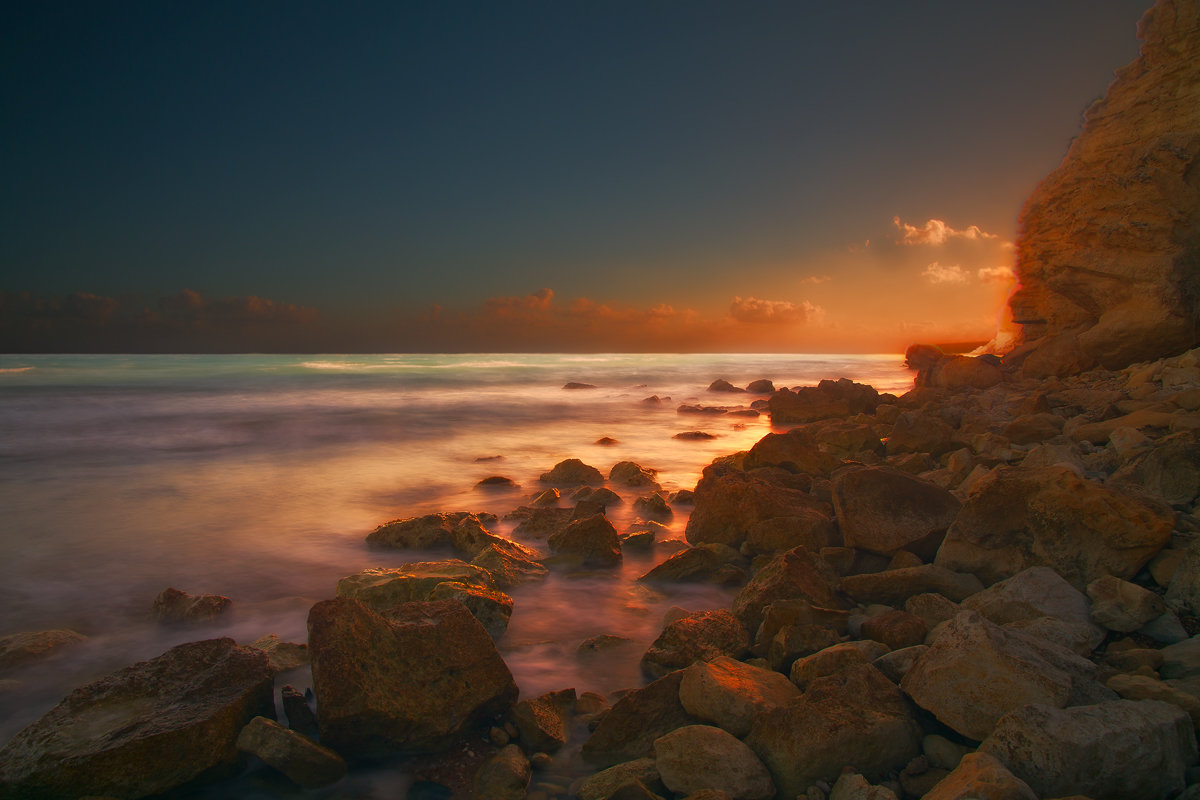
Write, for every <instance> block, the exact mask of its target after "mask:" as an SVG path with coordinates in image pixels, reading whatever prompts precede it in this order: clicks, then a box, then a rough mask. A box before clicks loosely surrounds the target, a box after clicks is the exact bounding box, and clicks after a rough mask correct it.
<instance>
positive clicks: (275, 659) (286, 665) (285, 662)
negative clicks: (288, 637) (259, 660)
mask: <svg viewBox="0 0 1200 800" xmlns="http://www.w3.org/2000/svg"><path fill="white" fill-rule="evenodd" d="M250 647H253V648H254V649H255V650H262V651H263V652H264V653H266V654H267V659H268V660H269V661H270V663H271V671H272V672H287V671H288V670H292V669H299V668H300V667H303V666H304V665H305V664H307V663H308V645H307V644H296V643H295V642H285V641H283V640H282V639H280V638H279V637H278V636H276V635H275V634H273V633H268V634H267V635H266V636H263V637H261V638H259V639H256V640H254V641H253V642H251V643H250Z"/></svg>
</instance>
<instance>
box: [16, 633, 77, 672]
mask: <svg viewBox="0 0 1200 800" xmlns="http://www.w3.org/2000/svg"><path fill="white" fill-rule="evenodd" d="M85 641H87V637H86V636H84V635H83V634H80V633H76V632H75V631H72V630H65V629H63V630H53V631H26V632H24V633H13V634H9V635H8V636H0V675H3V674H5V673H8V672H12V671H14V670H17V669H20V668H22V667H26V666H29V665H32V664H36V663H37V662H39V661H41V660H42V659H45V658H50V657H51V656H53V655H55V654H57V653H59V652H60V651H62V650H64V649H69V648H71V647H73V646H74V645H77V644H80V643H82V642H85Z"/></svg>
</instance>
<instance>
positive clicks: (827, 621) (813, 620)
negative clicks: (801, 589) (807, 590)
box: [753, 598, 850, 656]
mask: <svg viewBox="0 0 1200 800" xmlns="http://www.w3.org/2000/svg"><path fill="white" fill-rule="evenodd" d="M849 616H850V615H849V614H848V613H847V612H845V611H842V610H841V609H836V608H821V607H820V606H814V605H813V604H812V603H810V602H808V601H807V600H805V599H804V598H794V599H789V600H775V601H772V602H770V603H768V604H767V605H766V606H765V607H764V608H763V609H762V614H761V617H762V622H761V623H760V624H759V626H758V628H757V630H756V631H755V634H754V646H753V649H754V653H755V655H759V656H766V655H767V654H768V650H769V648H770V646H771V645H772V643H773V642H774V639H775V637H776V636H777V635H778V634H779V632H780V631H781V630H783V629H784V628H787V627H789V626H805V625H811V626H816V627H820V628H827V629H829V630H830V631H831V632H832V633H834V634H836V635H837V636H839V637H840V636H842V635H845V633H846V632H847V630H848V625H849Z"/></svg>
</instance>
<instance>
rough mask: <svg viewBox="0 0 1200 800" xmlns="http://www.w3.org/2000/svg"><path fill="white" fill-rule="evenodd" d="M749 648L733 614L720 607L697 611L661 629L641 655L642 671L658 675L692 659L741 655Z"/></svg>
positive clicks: (748, 638)
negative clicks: (712, 609) (713, 609)
mask: <svg viewBox="0 0 1200 800" xmlns="http://www.w3.org/2000/svg"><path fill="white" fill-rule="evenodd" d="M749 647H750V635H749V634H748V633H747V632H746V629H745V628H743V627H742V625H741V624H740V623H739V622H738V621H737V620H736V619H735V618H734V616H733V614H731V613H729V612H728V611H726V610H725V609H723V608H720V609H717V610H715V611H697V612H695V613H693V614H688V615H687V616H685V617H683V618H681V619H677V620H675V621H674V622H671V623H669V624H668V625H667V626H666V627H664V628H663V631H662V633H661V634H659V636H658V638H657V639H655V640H654V642H653V643H652V644H651V645H650V648H649V649H648V650H646V653H645V654H644V655H643V656H642V661H641V664H642V672H644V673H645V674H646V675H649V676H652V677H661V676H663V675H666V674H667V673H668V672H672V671H674V670H678V669H683V668H684V667H687V666H690V665H691V664H692V662H694V661H709V660H711V659H714V658H717V657H718V656H731V657H733V658H740V657H741V656H742V655H744V654H745V653H746V651H747V650H748V649H749Z"/></svg>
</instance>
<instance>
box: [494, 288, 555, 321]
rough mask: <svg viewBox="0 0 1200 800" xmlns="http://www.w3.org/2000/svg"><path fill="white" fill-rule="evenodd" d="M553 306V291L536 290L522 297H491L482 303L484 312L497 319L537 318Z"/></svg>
mask: <svg viewBox="0 0 1200 800" xmlns="http://www.w3.org/2000/svg"><path fill="white" fill-rule="evenodd" d="M553 304H554V290H553V289H538V290H537V291H536V292H534V293H533V294H527V295H525V296H524V297H491V298H488V299H487V300H485V301H484V303H483V306H484V310H485V311H486V312H487V313H488V314H491V315H494V316H497V317H521V318H525V317H531V316H539V315H541V314H543V313H544V312H547V311H549V310H550V307H551V306H552V305H553Z"/></svg>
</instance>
